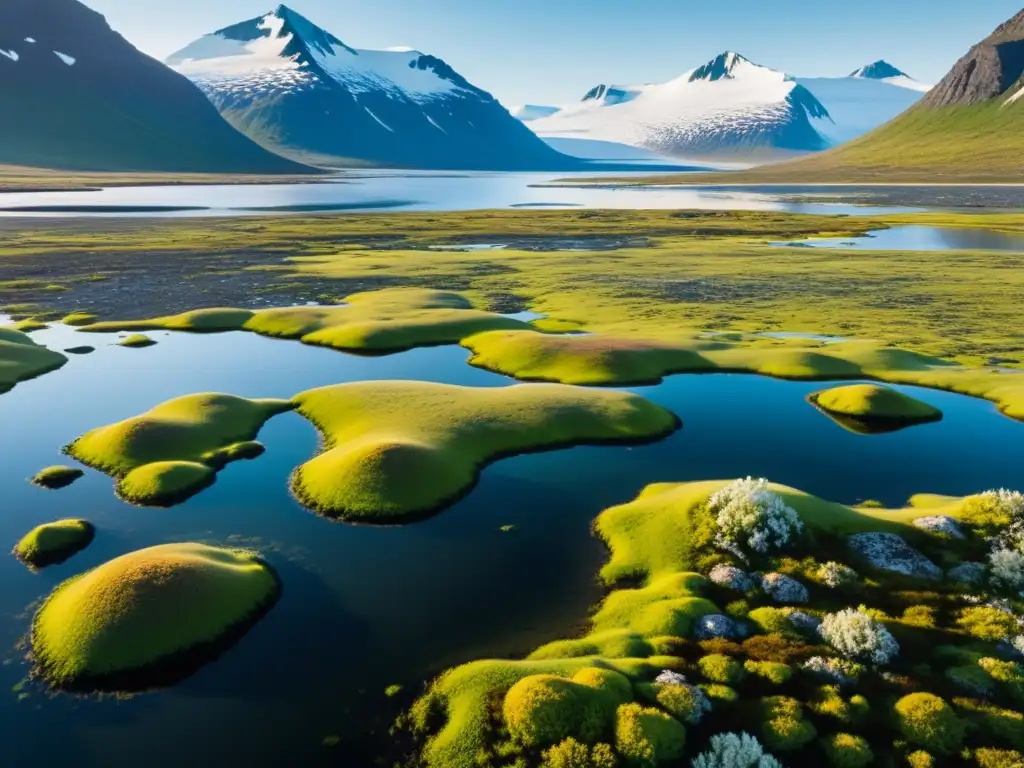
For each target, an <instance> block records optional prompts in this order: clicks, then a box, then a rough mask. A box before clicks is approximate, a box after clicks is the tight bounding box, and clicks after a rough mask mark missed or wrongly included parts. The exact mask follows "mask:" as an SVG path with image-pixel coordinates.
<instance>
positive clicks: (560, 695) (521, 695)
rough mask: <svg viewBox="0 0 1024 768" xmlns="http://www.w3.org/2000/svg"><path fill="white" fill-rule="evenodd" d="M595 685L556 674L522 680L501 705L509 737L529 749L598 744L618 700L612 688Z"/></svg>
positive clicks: (513, 687)
mask: <svg viewBox="0 0 1024 768" xmlns="http://www.w3.org/2000/svg"><path fill="white" fill-rule="evenodd" d="M594 671H595V672H605V670H596V669H595V670H594ZM586 672H589V670H582V671H581V673H580V674H582V673H586ZM608 674H610V675H614V674H616V673H608ZM595 682H599V681H596V680H591V679H585V680H580V681H576V680H569V679H567V678H564V677H557V676H556V675H531V676H529V677H525V678H523V679H522V680H520V681H519V682H518V683H516V684H515V685H513V686H512V687H511V688H510V689H509V691H508V693H507V694H506V695H505V701H504V703H503V705H502V714H503V715H504V718H505V724H506V726H507V727H508V732H509V735H510V736H511V737H512V738H513V739H514V740H515V741H517V742H519V743H520V744H524V745H526V746H530V747H548V746H552V745H555V744H559V743H561V742H562V741H564V740H565V739H567V738H570V737H572V738H574V739H578V740H579V741H582V742H584V743H587V744H593V743H594V742H596V741H598V740H599V739H600V737H601V735H602V734H603V733H604V732H605V730H606V729H607V728H608V727H609V726H610V724H611V719H612V717H613V715H614V712H615V707H616V706H617V705H618V703H619V701H618V700H617V697H616V694H615V692H614V689H613V688H611V687H610V686H609V688H607V689H604V690H602V689H600V688H599V687H598V686H596V685H593V683H595ZM626 682H627V685H628V681H626Z"/></svg>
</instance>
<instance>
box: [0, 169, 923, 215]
mask: <svg viewBox="0 0 1024 768" xmlns="http://www.w3.org/2000/svg"><path fill="white" fill-rule="evenodd" d="M595 175H599V174H593V173H589V174H588V173H577V174H564V173H563V174H552V173H483V172H478V173H437V172H434V173H431V172H425V171H424V172H415V171H361V172H351V173H346V174H344V175H339V176H338V177H336V178H335V179H333V180H332V181H328V182H320V183H315V184H260V185H230V186H217V185H212V186H188V185H178V186H166V187H159V186H148V187H117V188H107V189H103V190H99V191H94V192H27V193H21V192H18V193H7V194H2V195H0V215H18V216H25V215H39V216H45V215H58V216H70V215H81V216H89V215H93V216H117V215H129V216H131V215H135V216H226V215H255V214H260V213H264V214H265V213H308V212H315V211H373V210H391V209H400V210H404V211H460V210H479V209H487V208H531V207H536V208H578V207H580V206H586V207H591V208H648V209H650V208H661V209H666V208H667V209H676V208H680V209H682V208H696V209H709V210H735V209H748V210H778V211H792V212H796V213H832V214H840V213H847V214H876V213H898V212H910V211H914V210H918V209H915V208H907V207H901V206H884V207H878V206H874V207H872V206H864V205H852V204H845V203H834V202H828V203H815V202H807V201H803V200H799V199H793V198H787V197H784V196H783V195H782V193H781V192H778V191H776V192H772V191H769V190H762V191H749V190H740V189H724V188H716V189H711V188H700V187H600V188H598V187H589V188H588V187H580V186H573V185H562V186H546V185H549V184H550V183H551V182H553V181H554V180H556V179H558V178H559V177H561V178H573V179H575V180H579V181H585V180H587V179H588V178H593V177H594V176H595ZM617 175H618V176H623V177H636V178H642V177H643V176H645V175H647V174H644V173H622V174H617ZM17 209H21V210H17ZM26 209H28V210H26Z"/></svg>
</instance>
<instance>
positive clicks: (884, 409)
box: [807, 384, 942, 432]
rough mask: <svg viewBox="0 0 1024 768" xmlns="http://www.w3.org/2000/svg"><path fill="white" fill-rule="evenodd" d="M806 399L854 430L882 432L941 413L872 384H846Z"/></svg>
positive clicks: (896, 391) (924, 421)
mask: <svg viewBox="0 0 1024 768" xmlns="http://www.w3.org/2000/svg"><path fill="white" fill-rule="evenodd" d="M807 399H808V400H809V401H810V402H811V403H812V404H813V405H815V406H816V407H817V408H818V409H819V410H821V411H824V412H825V413H826V414H828V415H830V416H833V417H835V418H836V420H837V421H838V422H839V423H840V424H843V425H844V426H847V427H848V428H850V429H853V430H855V431H862V432H872V431H876V430H877V431H886V430H890V429H894V428H899V427H902V426H909V425H912V424H926V423H928V422H932V421H939V420H941V419H942V411H940V410H939V409H938V408H935V407H934V406H931V405H929V404H928V403H925V402H923V401H921V400H918V399H917V398H915V397H911V396H910V395H908V394H906V393H904V392H900V391H898V390H895V389H893V388H891V387H881V386H878V385H875V384H850V385H848V386H845V387H834V388H832V389H826V390H822V391H820V392H814V393H812V394H810V395H808V397H807Z"/></svg>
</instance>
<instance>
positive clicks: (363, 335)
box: [82, 288, 530, 353]
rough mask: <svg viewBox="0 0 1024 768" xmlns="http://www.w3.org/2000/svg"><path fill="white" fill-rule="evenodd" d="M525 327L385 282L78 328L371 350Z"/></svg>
mask: <svg viewBox="0 0 1024 768" xmlns="http://www.w3.org/2000/svg"><path fill="white" fill-rule="evenodd" d="M529 327H530V326H529V325H528V324H527V323H525V322H522V321H521V320H515V319H512V318H508V317H504V316H502V315H498V314H495V313H493V312H484V311H481V310H478V309H474V308H473V305H472V303H471V302H470V301H469V300H468V299H467V298H466V297H465V296H462V295H461V294H459V293H454V292H452V291H436V290H428V289H421V288H391V289H385V290H381V291H370V292H365V293H357V294H353V295H351V296H348V297H346V298H345V299H344V300H343V303H342V304H340V305H337V306H306V307H283V308H279V309H263V310H256V311H248V310H240V309H226V308H224V309H201V310H196V311H193V312H186V313H184V314H180V315H173V316H170V317H158V318H154V319H152V320H132V321H107V322H100V323H92V324H90V325H86V326H85V327H84V328H82V330H84V331H91V332H96V333H102V332H111V331H137V330H147V329H153V328H160V329H167V330H180V331H198V332H212V331H252V332H254V333H259V334H262V335H264V336H272V337H275V338H282V339H297V340H299V341H301V342H303V343H304V344H315V345H318V346H324V347H333V348H335V349H342V350H349V351H354V352H368V353H373V352H394V351H399V350H404V349H410V348H412V347H417V346H423V345H431V344H451V343H457V342H459V341H461V340H462V339H463V338H465V337H467V336H471V335H473V334H475V333H480V332H482V331H488V330H497V329H509V328H519V329H521V328H529Z"/></svg>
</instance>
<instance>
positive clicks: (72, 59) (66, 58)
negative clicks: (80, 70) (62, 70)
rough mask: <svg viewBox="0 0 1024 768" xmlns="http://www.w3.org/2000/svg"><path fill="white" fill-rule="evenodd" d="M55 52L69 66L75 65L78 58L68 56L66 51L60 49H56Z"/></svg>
mask: <svg viewBox="0 0 1024 768" xmlns="http://www.w3.org/2000/svg"><path fill="white" fill-rule="evenodd" d="M54 53H55V54H57V58H58V59H60V60H61V61H63V62H64V63H65V64H67V65H68V66H69V67H73V66H74V65H75V61H76V59H75V57H74V56H68V55H67V54H66V53H61V52H60V51H54Z"/></svg>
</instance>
